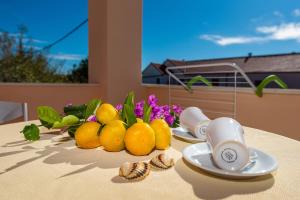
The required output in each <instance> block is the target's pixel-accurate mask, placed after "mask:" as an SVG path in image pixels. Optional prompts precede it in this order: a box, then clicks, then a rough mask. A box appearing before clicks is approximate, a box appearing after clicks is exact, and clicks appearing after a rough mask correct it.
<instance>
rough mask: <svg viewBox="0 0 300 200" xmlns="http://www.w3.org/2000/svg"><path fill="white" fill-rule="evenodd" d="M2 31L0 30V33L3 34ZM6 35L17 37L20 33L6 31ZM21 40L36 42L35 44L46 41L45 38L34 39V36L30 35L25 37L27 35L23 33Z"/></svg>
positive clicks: (45, 42)
mask: <svg viewBox="0 0 300 200" xmlns="http://www.w3.org/2000/svg"><path fill="white" fill-rule="evenodd" d="M3 33H4V32H0V34H3ZM8 35H9V36H10V37H14V38H18V37H20V33H8ZM23 41H24V42H25V43H30V42H31V43H36V44H47V43H48V41H45V40H40V39H35V38H31V37H27V35H26V34H25V35H23Z"/></svg>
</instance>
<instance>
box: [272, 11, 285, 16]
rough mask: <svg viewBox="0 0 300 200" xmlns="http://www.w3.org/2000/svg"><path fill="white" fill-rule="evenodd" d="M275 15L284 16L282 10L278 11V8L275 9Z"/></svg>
mask: <svg viewBox="0 0 300 200" xmlns="http://www.w3.org/2000/svg"><path fill="white" fill-rule="evenodd" d="M273 15H275V16H277V17H284V15H283V14H282V13H281V12H280V11H278V10H276V11H274V12H273Z"/></svg>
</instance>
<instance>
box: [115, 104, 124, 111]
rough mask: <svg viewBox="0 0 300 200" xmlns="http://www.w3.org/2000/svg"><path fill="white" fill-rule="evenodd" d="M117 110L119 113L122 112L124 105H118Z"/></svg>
mask: <svg viewBox="0 0 300 200" xmlns="http://www.w3.org/2000/svg"><path fill="white" fill-rule="evenodd" d="M116 109H117V111H118V112H119V111H120V110H122V109H123V105H122V104H118V105H116Z"/></svg>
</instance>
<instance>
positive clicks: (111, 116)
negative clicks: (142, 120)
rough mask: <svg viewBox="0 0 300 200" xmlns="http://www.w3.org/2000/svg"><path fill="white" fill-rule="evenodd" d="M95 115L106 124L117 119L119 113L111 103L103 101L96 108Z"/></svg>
mask: <svg viewBox="0 0 300 200" xmlns="http://www.w3.org/2000/svg"><path fill="white" fill-rule="evenodd" d="M96 117H97V119H98V121H99V122H101V123H102V124H107V123H108V122H110V121H113V120H116V119H119V114H118V111H117V110H116V108H115V107H114V106H113V105H111V104H108V103H104V104H102V105H101V106H99V108H98V109H97V110H96Z"/></svg>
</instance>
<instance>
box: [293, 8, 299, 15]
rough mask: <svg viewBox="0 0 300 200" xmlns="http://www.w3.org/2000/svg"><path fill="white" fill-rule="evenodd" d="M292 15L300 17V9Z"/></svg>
mask: <svg viewBox="0 0 300 200" xmlns="http://www.w3.org/2000/svg"><path fill="white" fill-rule="evenodd" d="M292 15H294V16H295V17H300V9H299V8H297V9H295V10H293V12H292Z"/></svg>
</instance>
